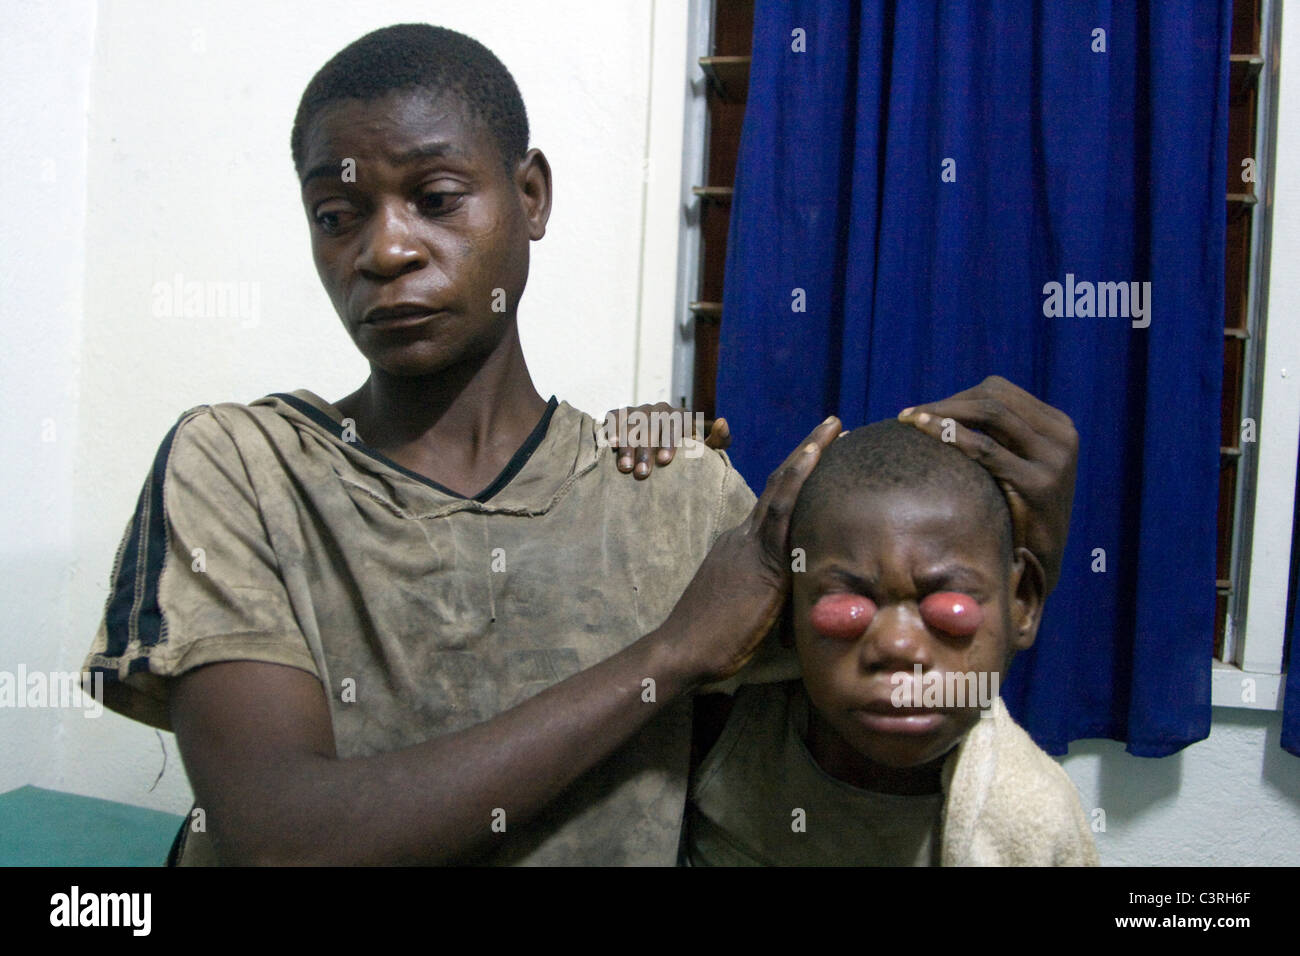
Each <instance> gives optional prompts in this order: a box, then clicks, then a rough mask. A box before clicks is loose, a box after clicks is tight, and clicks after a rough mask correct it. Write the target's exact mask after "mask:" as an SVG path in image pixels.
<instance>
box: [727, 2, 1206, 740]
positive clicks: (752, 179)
mask: <svg viewBox="0 0 1300 956" xmlns="http://www.w3.org/2000/svg"><path fill="white" fill-rule="evenodd" d="M1229 14H1230V3H1229V0H1202V2H1195V3H1191V4H1164V3H1150V4H1147V3H1140V4H1136V3H1132V2H1121V0H1114V2H1071V3H1059V2H1049V0H1033V2H1028V0H1017V2H1009V0H948V2H945V3H942V4H931V3H896V2H884V0H757V3H756V6H755V23H754V62H753V67H752V70H751V75H750V85H749V104H748V107H747V111H746V115H745V127H744V131H743V135H742V140H741V151H740V158H739V162H738V164H737V174H736V194H735V199H734V201H733V207H732V219H731V231H730V240H729V241H730V246H729V249H728V256H727V281H726V292H725V296H724V302H723V320H722V330H721V352H720V367H719V373H718V382H717V385H718V396H719V397H718V412H719V414H723V415H726V417H727V419H728V420H729V421H730V422H731V423H732V426H733V429H734V431H735V433H736V443H735V445H734V446H733V447H734V451H735V454H734V456H733V457H734V458H735V460H736V462H737V464H738V466H739V468H740V469H741V471H742V473H743V474H744V475H745V477H746V478H747V479H748V480H749V481H750V483H751V484H752V485H754V486H755V487H761V484H762V482H763V481H764V480H765V479H766V476H767V473H768V472H769V471H771V469H773V468H774V467H775V466H776V465H777V464H778V463H779V462H780V460H781V459H782V457H783V456H784V455H785V454H786V453H787V452H788V451H789V449H790V448H792V447H793V446H794V444H795V443H796V442H797V441H798V440H799V439H800V438H801V437H802V436H803V435H805V434H806V433H807V432H808V430H809V429H810V428H811V427H812V426H813V425H814V424H815V423H816V422H818V421H819V420H820V419H821V418H822V417H824V416H825V415H827V414H829V413H832V412H833V413H837V414H839V415H840V416H841V417H842V418H843V419H844V421H845V423H846V425H847V426H849V427H852V426H854V425H858V424H863V423H865V422H869V421H874V420H876V419H879V418H884V417H887V416H892V415H895V414H896V413H897V412H898V411H899V410H900V409H901V408H904V407H906V406H908V405H913V404H916V403H918V402H921V401H927V400H933V399H937V398H941V397H943V396H945V395H948V394H951V393H953V392H956V391H959V390H961V389H963V388H967V387H969V386H971V385H973V384H975V383H977V382H978V381H980V380H981V379H982V378H983V377H984V376H986V375H989V374H999V375H1003V376H1005V377H1007V378H1008V379H1010V380H1012V381H1013V382H1016V383H1017V384H1019V385H1021V386H1022V387H1024V388H1026V389H1027V390H1029V391H1031V392H1033V393H1034V394H1035V395H1037V396H1039V397H1040V398H1042V399H1044V400H1045V401H1047V402H1049V403H1051V404H1053V405H1055V406H1057V407H1058V408H1061V409H1063V410H1064V411H1065V412H1067V413H1068V414H1069V415H1070V416H1071V417H1072V418H1073V419H1074V422H1075V424H1076V426H1077V428H1078V430H1079V433H1080V436H1081V446H1082V447H1081V451H1080V458H1079V480H1078V486H1077V491H1076V496H1075V505H1074V516H1073V522H1072V526H1071V531H1070V544H1069V548H1068V550H1067V552H1066V556H1065V568H1064V571H1063V574H1062V578H1061V581H1060V584H1059V586H1058V588H1057V590H1056V592H1055V593H1054V594H1053V596H1052V598H1051V600H1050V601H1049V602H1048V605H1047V611H1046V617H1045V620H1044V624H1043V627H1042V629H1041V630H1040V632H1039V638H1038V641H1037V645H1036V646H1035V648H1034V649H1033V650H1032V652H1031V653H1029V654H1026V655H1021V657H1020V658H1019V659H1018V660H1017V662H1016V665H1015V666H1014V668H1013V670H1012V673H1011V674H1010V675H1009V677H1008V680H1007V682H1006V684H1005V685H1004V696H1005V697H1006V700H1007V703H1008V706H1009V707H1010V708H1011V710H1012V712H1013V714H1014V715H1015V716H1016V718H1017V719H1018V720H1020V721H1021V722H1022V723H1023V724H1024V725H1025V726H1026V727H1027V728H1028V729H1029V730H1030V732H1031V733H1032V734H1033V736H1034V737H1035V738H1036V739H1037V740H1038V742H1039V743H1040V744H1041V745H1042V746H1043V747H1044V748H1045V749H1047V750H1048V751H1049V752H1052V753H1058V754H1059V753H1064V752H1065V749H1066V745H1067V744H1068V743H1069V742H1070V741H1071V740H1076V739H1079V738H1084V737H1109V738H1113V739H1117V740H1123V741H1126V742H1127V746H1128V750H1129V751H1130V752H1132V753H1134V754H1138V755H1142V756H1164V755H1166V754H1170V753H1173V752H1175V751H1177V750H1179V749H1180V748H1182V747H1184V746H1186V745H1187V744H1189V743H1192V742H1193V741H1196V740H1200V739H1202V738H1204V737H1205V736H1206V735H1207V734H1208V733H1209V727H1210V670H1209V666H1208V663H1209V660H1210V656H1211V653H1212V644H1213V631H1214V621H1215V606H1214V601H1215V592H1214V580H1215V509H1216V503H1217V497H1218V468H1219V457H1218V448H1219V395H1220V387H1221V377H1222V360H1223V274H1224V268H1223V265H1224V229H1225V201H1224V195H1225V192H1226V189H1225V184H1226V181H1227V169H1226V163H1227V146H1226V142H1227V107H1228V49H1229ZM1103 282H1104V283H1125V284H1126V285H1125V287H1124V289H1123V291H1125V292H1130V293H1132V292H1136V293H1137V296H1135V297H1133V298H1130V301H1128V302H1127V303H1124V302H1121V301H1120V296H1121V292H1120V290H1119V287H1118V286H1114V287H1106V291H1105V296H1104V299H1105V301H1104V302H1101V303H1099V302H1098V296H1097V292H1098V287H1097V284H1098V283H1103ZM1050 283H1058V284H1059V285H1060V287H1061V288H1060V291H1059V293H1058V294H1057V295H1055V296H1054V295H1053V289H1052V287H1051V286H1050V285H1049V284H1050ZM1129 283H1136V284H1137V285H1136V286H1133V285H1128V284H1129ZM1145 283H1149V284H1150V285H1149V286H1147V285H1145ZM1147 290H1149V295H1148V294H1147ZM1144 311H1145V316H1143V315H1142V314H1139V313H1142V312H1144ZM1048 313H1051V314H1048ZM1147 322H1149V324H1146V323H1147ZM1135 324H1136V325H1137V326H1143V325H1145V327H1135ZM1095 549H1103V550H1104V560H1105V570H1104V572H1103V571H1093V570H1092V569H1093V566H1094V563H1095V562H1096V560H1097V555H1099V554H1100V552H1098V551H1096V550H1095Z"/></svg>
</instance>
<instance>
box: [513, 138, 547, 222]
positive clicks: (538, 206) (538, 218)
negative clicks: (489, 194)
mask: <svg viewBox="0 0 1300 956" xmlns="http://www.w3.org/2000/svg"><path fill="white" fill-rule="evenodd" d="M515 187H516V188H517V189H518V190H519V198H520V201H521V202H522V203H523V209H524V218H525V219H527V220H528V238H529V239H532V240H533V241H536V240H538V239H541V238H542V237H543V236H545V235H546V223H547V221H548V220H549V219H550V218H551V164H550V163H548V162H547V161H546V156H545V154H543V153H542V151H541V150H540V149H530V150H529V151H528V152H526V153H524V155H523V158H522V159H520V160H519V162H518V163H517V164H515Z"/></svg>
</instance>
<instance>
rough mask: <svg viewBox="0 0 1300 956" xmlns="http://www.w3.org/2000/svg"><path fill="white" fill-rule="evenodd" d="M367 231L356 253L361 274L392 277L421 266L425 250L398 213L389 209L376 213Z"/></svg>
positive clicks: (379, 210)
mask: <svg viewBox="0 0 1300 956" xmlns="http://www.w3.org/2000/svg"><path fill="white" fill-rule="evenodd" d="M366 230H367V232H366V235H365V236H364V237H363V239H362V244H361V249H360V251H359V252H358V253H357V269H359V270H360V271H362V272H365V273H369V274H372V275H377V276H382V277H384V278H392V277H394V276H398V275H401V274H402V273H403V272H409V271H411V269H412V268H413V267H415V268H418V267H420V266H423V265H424V260H425V258H426V254H425V252H424V247H423V245H421V244H420V243H419V242H418V241H417V238H416V234H415V231H414V230H413V229H412V228H411V224H410V223H409V222H408V221H407V219H406V216H405V215H403V213H402V212H401V211H399V210H396V209H393V208H391V207H388V206H385V207H383V208H381V209H377V210H375V213H374V214H373V215H372V216H371V217H370V222H368V223H367V224H366Z"/></svg>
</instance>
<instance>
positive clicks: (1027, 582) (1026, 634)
mask: <svg viewBox="0 0 1300 956" xmlns="http://www.w3.org/2000/svg"><path fill="white" fill-rule="evenodd" d="M1010 584H1011V646H1012V649H1013V650H1017V651H1023V650H1026V649H1027V648H1028V647H1029V646H1030V645H1032V644H1033V643H1034V638H1036V637H1037V636H1038V624H1039V622H1040V621H1041V620H1042V618H1043V601H1044V600H1046V596H1047V576H1046V575H1045V574H1044V573H1043V566H1042V565H1041V564H1039V563H1038V559H1037V558H1036V557H1034V553H1033V552H1032V551H1030V550H1029V549H1028V548H1016V550H1015V555H1014V556H1013V558H1012V562H1011V580H1010Z"/></svg>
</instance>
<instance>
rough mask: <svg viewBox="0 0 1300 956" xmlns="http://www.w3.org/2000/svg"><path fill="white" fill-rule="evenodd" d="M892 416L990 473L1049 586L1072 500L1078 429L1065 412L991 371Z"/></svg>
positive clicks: (1062, 551) (1019, 539)
mask: <svg viewBox="0 0 1300 956" xmlns="http://www.w3.org/2000/svg"><path fill="white" fill-rule="evenodd" d="M898 417H899V419H900V420H902V421H906V422H908V423H910V424H912V425H914V426H916V427H917V428H919V429H921V430H922V431H924V432H926V433H927V434H929V435H932V436H934V437H936V438H939V439H941V440H945V441H949V442H951V443H952V444H954V445H956V447H958V448H960V449H961V450H962V451H963V452H965V453H966V454H967V455H969V456H970V457H971V458H973V459H974V460H975V461H977V462H979V463H980V464H981V465H983V466H984V467H985V468H987V469H988V470H989V472H990V473H991V474H992V475H993V476H994V478H996V479H997V481H998V484H999V485H1001V487H1002V489H1003V492H1004V493H1005V494H1006V497H1007V503H1008V504H1009V505H1010V508H1011V517H1012V522H1013V525H1014V528H1015V535H1016V542H1017V543H1018V544H1023V545H1024V546H1025V547H1027V548H1029V550H1030V551H1032V552H1033V553H1034V554H1035V555H1036V556H1037V558H1038V560H1039V562H1040V563H1041V565H1042V568H1043V572H1044V574H1045V575H1046V583H1047V590H1048V591H1049V592H1050V591H1051V590H1052V588H1054V587H1055V586H1056V582H1057V580H1058V579H1059V577H1060V573H1061V560H1062V558H1063V556H1064V554H1065V542H1066V537H1067V535H1068V534H1069V530H1070V510H1071V508H1072V507H1073V504H1074V477H1075V468H1076V466H1077V464H1078V460H1079V436H1078V433H1077V432H1076V431H1075V429H1074V423H1073V422H1071V421H1070V417H1069V416H1068V415H1066V414H1065V413H1064V412H1062V411H1060V410H1058V409H1056V408H1053V407H1052V406H1050V405H1047V404H1045V403H1044V402H1041V401H1039V400H1038V399H1037V398H1035V397H1034V396H1033V395H1030V394H1029V393H1028V392H1026V391H1025V390H1024V389H1021V388H1019V387H1018V386H1016V385H1014V384H1012V383H1011V382H1009V381H1007V380H1006V379H1004V378H1000V377H998V376H996V375H994V376H990V377H989V378H986V379H985V380H984V381H982V382H981V383H980V384H979V385H976V386H975V387H974V388H969V389H966V390H965V391H964V392H958V393H957V394H956V395H953V396H951V397H949V398H945V399H943V400H941V401H938V402H930V403H929V404H926V405H918V406H916V407H915V408H909V409H905V410H904V411H903V412H901V413H900V414H899V416H898ZM974 429H978V431H975V430H974Z"/></svg>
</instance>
